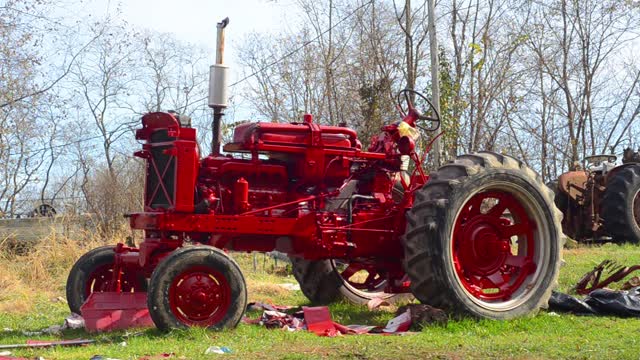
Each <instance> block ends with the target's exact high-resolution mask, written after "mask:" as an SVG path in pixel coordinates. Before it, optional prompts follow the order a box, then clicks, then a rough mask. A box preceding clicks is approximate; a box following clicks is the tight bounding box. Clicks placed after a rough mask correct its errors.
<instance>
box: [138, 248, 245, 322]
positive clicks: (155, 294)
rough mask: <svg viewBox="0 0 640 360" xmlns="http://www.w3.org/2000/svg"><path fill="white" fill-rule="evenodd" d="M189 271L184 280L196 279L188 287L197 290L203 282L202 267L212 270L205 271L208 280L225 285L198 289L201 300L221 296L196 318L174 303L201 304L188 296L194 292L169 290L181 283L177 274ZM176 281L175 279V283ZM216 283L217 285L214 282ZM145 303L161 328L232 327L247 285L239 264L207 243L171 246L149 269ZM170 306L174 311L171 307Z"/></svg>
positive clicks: (242, 305)
mask: <svg viewBox="0 0 640 360" xmlns="http://www.w3.org/2000/svg"><path fill="white" fill-rule="evenodd" d="M189 271H194V272H196V274H195V275H193V277H192V278H187V280H184V281H192V282H193V281H195V282H196V284H195V285H193V286H192V288H191V290H194V289H195V290H194V291H198V290H200V289H202V288H203V287H202V286H203V285H202V284H205V283H204V282H203V281H202V272H204V271H209V272H211V273H213V274H215V275H208V274H205V276H204V278H205V279H206V280H207V281H208V282H209V284H212V285H214V286H218V287H219V288H220V289H225V290H223V291H220V292H216V293H213V292H202V293H204V295H203V296H205V297H206V299H204V300H202V299H201V301H206V302H209V303H210V302H211V301H216V300H212V299H213V298H215V299H218V298H221V297H222V300H220V301H221V302H222V304H220V305H218V306H217V307H216V306H215V305H214V306H213V308H211V307H210V308H209V309H204V310H202V311H203V312H205V314H204V316H201V317H200V315H201V314H197V315H198V316H199V317H200V318H197V317H193V316H192V315H195V314H192V313H189V311H186V310H183V309H181V308H180V307H178V306H179V305H176V304H177V303H178V302H181V301H183V302H184V303H186V304H185V305H184V306H192V307H196V308H197V307H201V305H202V304H201V303H198V302H197V300H196V301H191V296H196V295H193V293H191V294H189V293H184V292H183V293H180V294H177V292H176V290H173V291H172V292H171V293H170V289H171V288H172V286H173V289H176V287H178V286H180V284H182V281H180V279H182V278H180V277H181V276H184V274H189ZM198 274H200V275H198ZM192 279H195V280H192ZM176 281H179V282H178V283H176ZM198 281H199V282H200V283H198ZM224 282H226V284H225V283H224ZM216 283H217V285H215V284H216ZM185 284H186V282H185ZM205 285H208V284H205ZM209 289H210V288H209ZM174 292H176V293H174ZM147 305H148V308H149V314H150V315H151V319H153V322H154V323H155V325H156V327H157V328H158V329H161V330H169V329H172V328H186V327H189V326H206V327H208V328H209V329H214V330H219V329H223V328H234V327H236V326H237V325H238V323H239V322H240V320H241V319H242V315H243V314H244V311H245V309H246V306H247V287H246V283H245V280H244V276H243V275H242V272H241V271H240V267H239V266H238V264H237V263H236V262H235V261H234V260H233V259H231V258H230V257H229V256H227V254H225V253H224V252H223V251H221V250H220V249H217V248H214V247H211V246H187V247H184V248H180V249H178V250H175V251H174V252H173V253H171V254H170V255H169V256H167V257H166V258H165V259H163V260H162V261H161V262H160V264H158V266H157V267H156V269H155V270H154V271H153V274H152V275H151V280H150V281H149V291H148V294H147ZM174 308H175V309H176V312H177V313H176V312H174V310H172V309H174ZM185 309H186V308H185ZM197 311H200V310H197ZM207 312H208V315H209V316H208V317H207ZM190 316H191V317H190ZM185 319H186V320H185ZM211 321H213V323H212V322H211Z"/></svg>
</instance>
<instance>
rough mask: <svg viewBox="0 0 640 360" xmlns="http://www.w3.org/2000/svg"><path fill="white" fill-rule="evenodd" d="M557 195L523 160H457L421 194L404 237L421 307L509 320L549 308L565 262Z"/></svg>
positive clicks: (471, 157) (470, 157) (474, 156)
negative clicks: (547, 306) (562, 254)
mask: <svg viewBox="0 0 640 360" xmlns="http://www.w3.org/2000/svg"><path fill="white" fill-rule="evenodd" d="M560 216H561V214H560V213H559V211H558V210H557V209H556V207H555V206H554V202H553V193H552V192H551V190H549V188H547V187H546V186H545V185H544V183H543V182H542V181H541V179H540V177H539V176H538V175H537V174H536V173H535V172H533V171H532V170H531V169H529V168H528V167H526V166H525V165H524V164H522V163H521V162H519V161H517V160H515V159H513V158H511V157H508V156H504V155H500V154H495V153H488V152H481V153H475V154H472V155H462V156H459V157H458V158H457V159H456V160H455V161H453V162H451V163H449V164H447V165H445V166H443V167H441V168H440V169H439V170H438V171H437V172H436V173H434V174H432V175H431V179H430V181H429V182H428V183H427V184H426V185H425V186H424V187H423V188H422V189H421V190H420V191H418V192H417V193H416V199H415V203H414V206H413V208H412V209H411V210H410V211H409V212H408V214H407V232H406V235H405V237H404V246H405V256H406V260H405V261H406V264H405V266H406V270H407V273H408V274H409V277H410V279H411V289H412V292H413V294H414V295H415V296H416V298H418V299H419V300H420V301H421V302H424V303H428V304H430V305H433V306H436V307H439V308H443V309H446V310H448V311H450V312H452V313H454V314H468V315H472V316H476V317H483V318H491V319H509V318H513V317H518V316H522V315H526V314H530V313H533V312H536V311H537V310H538V309H539V308H540V307H545V306H546V305H547V302H548V299H549V297H550V295H551V290H552V289H553V288H554V287H555V286H556V285H557V279H558V272H559V268H560V263H561V249H562V236H561V230H560Z"/></svg>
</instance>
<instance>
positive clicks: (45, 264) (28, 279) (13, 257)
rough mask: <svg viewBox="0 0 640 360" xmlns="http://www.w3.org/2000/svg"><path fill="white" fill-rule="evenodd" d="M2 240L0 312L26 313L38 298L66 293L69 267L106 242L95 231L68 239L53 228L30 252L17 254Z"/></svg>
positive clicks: (0, 254)
mask: <svg viewBox="0 0 640 360" xmlns="http://www.w3.org/2000/svg"><path fill="white" fill-rule="evenodd" d="M5 243H6V242H3V241H0V289H2V292H1V293H0V312H11V313H24V312H29V311H31V310H32V309H33V303H34V301H33V300H34V299H35V298H36V297H42V296H45V297H50V298H56V297H59V296H61V295H62V296H63V294H64V286H65V283H66V278H67V275H68V274H69V270H70V269H71V267H72V266H73V264H74V262H75V261H76V259H78V258H79V257H80V256H81V255H82V254H84V253H85V252H87V251H89V250H90V249H92V248H95V247H98V246H101V245H104V244H106V243H111V244H114V243H115V241H106V240H103V239H100V238H98V237H97V236H95V235H93V234H91V233H85V234H81V236H77V237H75V238H68V237H63V236H60V235H59V234H56V231H55V230H54V229H52V231H51V233H50V235H49V236H47V237H46V238H44V239H42V240H41V241H40V242H38V244H37V245H35V246H34V247H33V248H31V249H30V250H29V251H27V252H21V253H18V254H16V253H15V252H14V251H12V249H11V248H7V247H3V245H4V244H5Z"/></svg>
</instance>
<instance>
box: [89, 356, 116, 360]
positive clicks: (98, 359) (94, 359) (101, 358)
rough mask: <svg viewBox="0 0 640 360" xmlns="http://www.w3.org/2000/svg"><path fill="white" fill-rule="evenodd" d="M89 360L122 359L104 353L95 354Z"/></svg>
mask: <svg viewBox="0 0 640 360" xmlns="http://www.w3.org/2000/svg"><path fill="white" fill-rule="evenodd" d="M89 360H120V359H115V358H110V357H106V356H102V355H93V356H92V357H91V358H90V359H89Z"/></svg>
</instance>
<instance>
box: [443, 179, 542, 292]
mask: <svg viewBox="0 0 640 360" xmlns="http://www.w3.org/2000/svg"><path fill="white" fill-rule="evenodd" d="M536 227H537V226H536V223H535V221H534V220H533V219H532V218H531V217H530V216H529V213H528V212H527V210H526V209H525V208H524V207H523V206H522V204H521V202H520V201H519V200H518V199H517V198H516V197H515V196H514V195H513V194H512V193H509V192H506V191H501V190H487V191H482V192H479V193H477V194H475V195H474V196H472V197H471V198H470V199H469V200H468V201H467V202H466V204H465V205H464V206H463V207H462V210H461V212H460V214H459V215H458V218H457V219H456V223H455V228H454V234H453V242H452V246H453V248H452V254H453V265H454V268H455V271H456V274H457V276H458V279H459V280H460V282H461V284H462V285H463V287H464V289H465V290H466V291H467V292H468V293H469V294H471V295H472V296H473V297H474V298H475V299H478V300H480V301H483V302H504V301H508V300H511V299H512V298H513V297H514V296H515V294H516V293H518V292H521V291H522V290H527V286H524V284H525V281H526V280H527V279H528V278H529V277H530V276H531V275H533V274H534V273H535V272H536V268H537V264H536V246H535V245H536V244H535V236H534V235H535V232H536Z"/></svg>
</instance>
